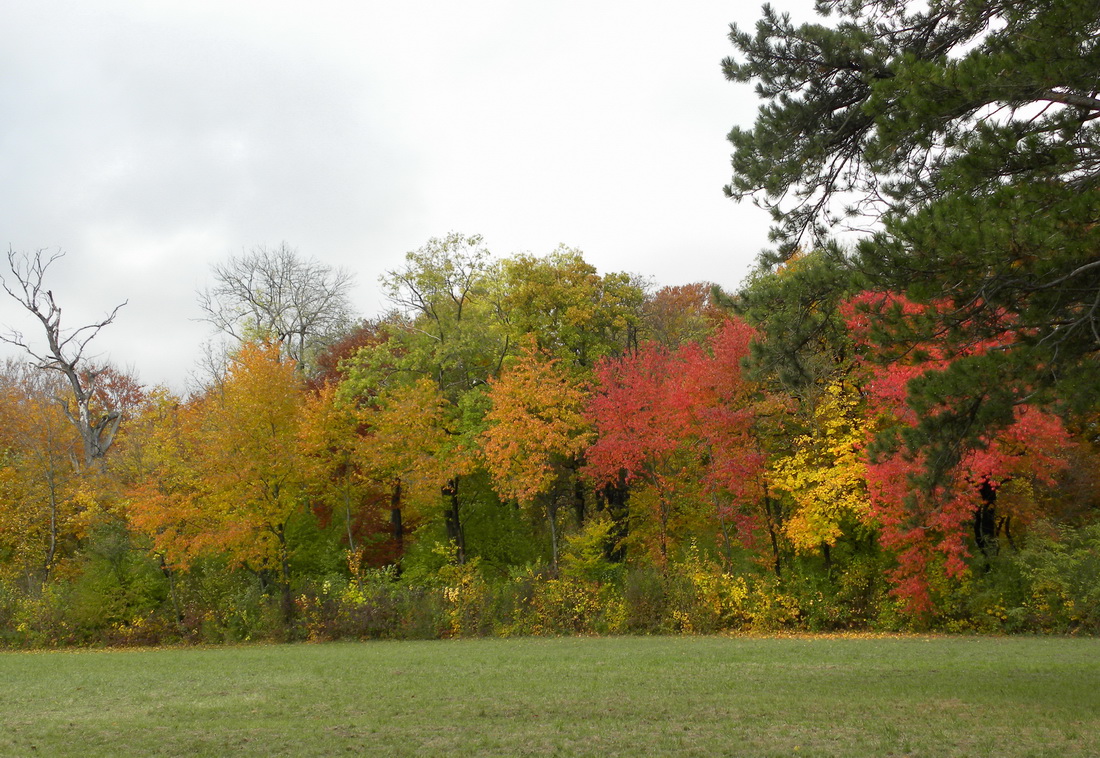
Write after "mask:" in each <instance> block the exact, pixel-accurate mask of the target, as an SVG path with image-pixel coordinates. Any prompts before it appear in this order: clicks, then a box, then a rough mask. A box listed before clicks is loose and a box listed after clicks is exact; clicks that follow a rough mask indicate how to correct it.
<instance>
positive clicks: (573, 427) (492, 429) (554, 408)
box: [481, 338, 591, 567]
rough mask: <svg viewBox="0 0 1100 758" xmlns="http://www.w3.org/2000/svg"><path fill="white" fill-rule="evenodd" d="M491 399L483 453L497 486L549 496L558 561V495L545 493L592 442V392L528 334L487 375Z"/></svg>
mask: <svg viewBox="0 0 1100 758" xmlns="http://www.w3.org/2000/svg"><path fill="white" fill-rule="evenodd" d="M489 386H490V389H489V399H490V402H491V404H492V407H491V408H490V410H489V412H488V414H486V417H485V420H486V422H487V423H488V428H487V429H486V430H485V431H484V432H483V433H482V435H481V455H482V458H483V459H484V461H485V464H486V466H487V468H488V470H489V473H490V475H491V476H492V478H493V483H494V486H495V487H496V490H497V492H498V493H499V494H500V495H502V496H503V497H505V498H512V499H514V500H516V501H517V502H519V503H522V504H524V505H531V504H533V503H535V502H536V501H537V500H538V499H539V498H543V499H544V500H545V502H546V517H547V519H548V521H549V524H550V541H551V549H552V556H553V564H554V566H555V567H556V566H557V562H558V539H557V502H558V501H557V498H555V497H547V495H548V494H549V493H550V490H551V488H552V487H553V486H554V484H555V483H556V482H557V481H558V480H559V479H560V477H561V476H562V474H563V473H564V470H565V469H566V468H567V467H568V468H571V469H573V470H574V471H575V470H576V468H577V459H578V458H579V457H580V456H581V455H582V453H583V452H584V450H585V448H587V447H588V445H589V444H590V443H591V432H590V428H591V425H590V423H589V422H588V420H587V418H586V416H585V407H586V405H587V402H588V392H587V391H586V389H585V387H584V385H582V384H580V383H578V382H576V381H575V380H574V379H573V377H572V376H571V375H570V374H569V372H568V371H567V370H565V369H564V368H563V367H562V366H561V364H560V362H559V361H558V360H556V359H554V358H551V357H550V355H549V354H548V353H546V352H544V351H542V350H539V349H538V348H537V347H536V345H535V341H534V338H529V339H528V340H527V343H526V344H525V346H524V347H523V350H522V352H521V354H520V356H519V357H518V358H517V359H516V360H515V361H513V362H512V364H511V365H509V366H508V368H507V369H506V370H505V371H504V372H503V373H502V374H501V375H500V376H499V377H496V378H493V379H490V380H489Z"/></svg>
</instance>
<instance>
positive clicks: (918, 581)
mask: <svg viewBox="0 0 1100 758" xmlns="http://www.w3.org/2000/svg"><path fill="white" fill-rule="evenodd" d="M943 307H945V306H944V304H936V305H932V306H922V305H920V304H917V303H913V302H911V301H909V300H907V299H905V298H904V297H901V296H898V295H892V294H886V295H883V294H880V293H870V292H865V293H862V294H860V295H858V296H856V297H855V298H853V299H852V300H851V301H849V303H847V304H846V305H845V307H844V309H843V312H844V314H845V317H846V319H847V322H848V326H849V329H850V330H851V332H852V334H853V336H854V337H855V338H856V341H857V343H858V344H860V345H861V347H862V349H863V351H864V356H870V357H872V358H873V359H875V360H877V361H878V362H875V360H872V361H868V362H867V368H868V371H869V376H870V380H869V381H868V383H867V386H866V388H865V389H866V392H867V394H868V397H869V400H870V405H871V408H872V412H873V413H876V414H879V415H881V416H883V417H884V418H886V419H888V420H892V422H893V423H894V424H895V425H900V426H903V427H904V426H909V427H913V426H915V425H916V424H917V423H918V421H919V419H918V418H917V415H916V413H915V412H914V411H913V409H912V408H911V407H910V406H909V405H908V404H907V395H908V387H909V384H910V382H911V381H912V380H913V379H915V378H917V377H919V376H922V375H924V374H926V373H928V372H931V371H943V370H945V369H946V368H947V367H948V366H949V365H950V364H951V362H952V361H953V360H956V359H958V358H961V357H965V356H971V355H981V354H984V353H986V352H987V351H989V350H993V349H996V348H997V347H999V346H1002V345H1004V344H1006V341H1008V340H1011V339H1012V338H1013V334H1012V330H1011V329H1009V330H1006V331H1005V332H1004V333H1003V335H1002V336H1001V337H999V338H998V339H987V340H984V341H976V342H971V343H969V344H966V345H952V346H947V345H945V344H938V343H932V342H925V343H921V344H918V345H911V346H910V349H909V350H908V352H907V353H906V354H905V356H902V357H899V356H884V355H882V354H881V353H880V352H879V351H878V350H877V346H876V344H875V342H874V330H875V329H876V328H879V327H878V325H877V324H876V323H875V321H876V319H878V318H882V317H883V316H885V315H887V314H888V315H889V318H890V320H891V321H892V322H893V323H895V324H896V323H900V324H903V325H904V324H906V322H910V323H912V322H913V321H915V320H917V319H920V318H921V317H923V316H925V315H926V313H927V311H928V310H929V309H931V308H937V309H942V308H943ZM884 357H888V358H891V360H888V361H884V360H883V359H884ZM887 423H889V422H887ZM1072 445H1073V442H1072V440H1071V439H1070V435H1069V433H1068V432H1067V431H1066V429H1065V427H1064V426H1063V425H1062V422H1061V420H1060V419H1059V418H1057V417H1056V416H1053V415H1051V414H1050V413H1047V412H1045V411H1043V410H1042V409H1040V408H1037V407H1033V406H1029V405H1026V404H1020V405H1018V406H1016V408H1015V410H1014V420H1013V421H1012V423H1011V424H1009V425H1008V426H1007V427H1006V428H1004V429H1002V430H1000V431H998V432H995V433H992V434H990V435H987V436H986V437H985V438H983V439H982V440H981V446H979V447H978V448H976V449H973V450H970V451H967V452H966V453H965V454H964V455H963V457H962V459H961V461H960V462H959V463H958V464H957V465H956V466H955V468H954V469H953V471H951V472H950V476H949V477H948V481H947V482H946V483H945V484H944V485H943V486H940V487H936V488H935V489H933V490H932V491H931V492H928V491H925V490H923V489H921V488H919V487H917V486H915V485H914V479H915V478H916V477H917V476H918V475H919V474H920V473H922V472H923V471H924V470H925V469H926V463H927V461H926V459H925V458H924V456H923V455H922V454H920V452H919V451H915V450H909V449H907V448H906V447H905V446H904V445H902V446H901V447H900V448H899V449H897V450H896V451H894V452H893V453H892V454H890V455H886V456H880V457H879V458H878V459H875V460H871V461H869V462H868V467H867V484H868V489H869V492H870V496H871V506H872V512H873V515H874V516H875V518H876V519H877V521H878V523H879V524H880V526H881V531H880V542H881V544H882V545H883V546H884V547H886V548H887V549H890V550H893V551H896V553H897V562H898V565H897V567H896V568H895V569H894V571H893V572H891V579H892V581H893V583H894V587H893V590H892V592H893V593H894V594H895V595H896V596H897V597H899V598H902V599H903V600H904V601H905V603H906V608H907V610H908V611H909V612H911V613H914V614H922V613H927V612H931V611H932V610H933V609H934V600H933V595H932V587H933V585H934V583H935V579H936V576H937V575H941V574H945V575H946V576H948V577H953V578H958V577H961V576H962V575H963V574H964V573H965V572H966V570H967V558H969V557H970V551H969V547H968V534H969V533H970V529H971V526H972V524H973V523H974V518H975V513H976V512H977V511H978V509H979V508H981V507H982V505H983V498H982V490H983V487H984V488H985V489H986V492H987V495H988V494H992V495H995V493H996V490H997V489H998V488H999V487H1001V486H1002V485H1003V484H1004V483H1005V482H1007V481H1009V480H1010V479H1013V478H1028V479H1033V480H1036V481H1040V482H1044V483H1047V484H1051V483H1053V476H1054V474H1055V473H1057V472H1058V471H1060V470H1061V469H1062V468H1064V467H1065V465H1066V464H1065V459H1064V454H1065V453H1066V451H1067V450H1068V449H1069V448H1071V447H1072Z"/></svg>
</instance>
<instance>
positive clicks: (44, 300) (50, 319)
mask: <svg viewBox="0 0 1100 758" xmlns="http://www.w3.org/2000/svg"><path fill="white" fill-rule="evenodd" d="M63 256H64V253H62V252H55V253H48V252H46V251H44V250H36V251H35V252H34V253H33V254H29V253H16V252H14V251H12V250H11V249H10V248H9V249H8V268H9V269H10V270H11V280H10V281H9V278H8V277H0V283H2V285H3V287H4V290H5V291H6V292H7V293H8V295H10V296H11V297H12V299H13V300H15V301H16V302H17V303H19V304H20V305H21V306H22V307H23V308H24V309H25V310H26V311H27V312H28V313H30V314H31V315H32V316H34V317H35V318H36V319H38V321H39V322H40V323H41V324H42V328H43V329H44V330H45V332H46V350H44V351H43V350H41V349H39V348H35V347H32V346H31V342H30V340H28V339H26V338H25V337H24V336H23V334H22V333H20V332H18V331H16V330H14V329H12V330H9V331H8V332H7V333H6V334H0V341H3V342H6V343H8V344H9V345H15V346H16V347H19V348H22V349H23V350H25V351H26V352H27V354H28V355H30V356H31V357H32V358H33V359H34V360H35V364H36V365H37V366H38V368H40V369H43V370H48V371H57V372H59V373H60V374H61V375H62V376H64V377H65V380H66V382H67V384H68V386H69V389H70V391H71V396H70V397H68V398H64V397H56V398H55V399H56V400H57V402H58V403H59V404H60V405H61V408H62V409H63V410H64V412H65V415H66V416H67V417H68V419H69V421H70V422H72V424H73V426H74V427H75V428H76V430H77V432H78V433H79V434H80V439H81V442H82V443H83V453H84V460H83V461H82V463H83V468H84V470H89V469H93V468H102V466H103V458H104V456H105V455H106V454H107V450H109V449H110V447H111V443H112V442H114V439H115V434H116V433H117V432H118V427H119V424H120V423H121V422H122V414H121V413H119V412H118V411H117V410H114V409H107V410H106V411H105V412H102V413H99V412H93V408H92V398H93V396H94V394H95V389H96V379H97V378H98V377H99V375H100V372H99V371H96V370H95V369H94V368H93V367H91V366H88V365H87V364H86V360H85V356H84V351H85V350H86V348H87V347H88V343H89V342H91V341H92V340H93V339H94V338H95V336H96V335H97V334H99V331H100V330H101V329H102V328H103V327H105V326H107V325H108V324H110V323H111V322H113V321H114V320H115V316H116V315H117V314H118V311H119V309H120V308H122V306H124V305H126V303H125V302H123V303H121V304H119V305H116V306H115V307H114V309H113V310H112V311H111V312H110V313H108V314H107V316H106V318H104V319H103V320H102V321H97V322H95V323H93V324H86V325H85V326H81V327H78V328H77V329H74V330H71V331H68V332H66V331H64V330H63V329H62V328H61V308H60V307H59V306H58V305H57V303H56V302H55V300H54V296H53V292H52V291H50V290H48V289H46V288H45V279H46V271H47V270H48V269H49V267H50V265H51V264H52V263H53V262H54V261H56V260H57V259H58V258H61V257H63Z"/></svg>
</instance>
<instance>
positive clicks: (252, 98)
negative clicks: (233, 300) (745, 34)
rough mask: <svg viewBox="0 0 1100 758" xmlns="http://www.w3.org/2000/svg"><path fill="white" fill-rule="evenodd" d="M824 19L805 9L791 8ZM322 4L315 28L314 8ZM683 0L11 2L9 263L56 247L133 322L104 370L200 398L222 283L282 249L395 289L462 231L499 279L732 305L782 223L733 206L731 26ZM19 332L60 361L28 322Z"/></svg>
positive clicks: (14, 317)
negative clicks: (237, 263) (702, 297)
mask: <svg viewBox="0 0 1100 758" xmlns="http://www.w3.org/2000/svg"><path fill="white" fill-rule="evenodd" d="M773 4H774V5H775V6H776V7H777V8H779V9H781V10H791V11H792V13H793V15H794V16H795V18H796V20H807V21H808V20H811V15H810V8H811V6H812V3H811V2H810V0H777V1H776V2H774V3H773ZM307 8H308V9H307ZM759 14H760V8H759V3H756V2H740V1H739V0H725V1H724V2H717V1H711V0H689V1H688V2H685V3H666V2H651V1H648V0H646V1H643V2H639V1H637V0H635V1H633V2H625V0H587V2H573V1H571V0H559V1H558V2H550V3H526V2H516V1H515V0H472V1H471V0H466V1H465V2H455V0H449V1H447V2H444V1H441V0H407V2H387V3H380V2H373V1H372V0H365V1H364V0H360V1H359V2H351V1H350V0H349V1H348V2H337V1H335V0H331V1H329V0H314V2H311V3H308V4H307V3H289V2H278V1H272V0H268V1H266V2H263V3H260V2H240V1H233V0H215V1H214V2H207V1H206V0H182V1H179V2H176V1H174V0H164V1H159V0H158V1H157V2H142V1H139V0H133V1H132V2H121V1H117V0H115V1H112V0H74V1H72V2H56V1H55V0H6V1H5V2H4V5H3V9H2V10H0V103H2V111H0V114H2V115H0V244H2V245H3V247H4V248H5V249H6V248H7V247H8V246H10V247H11V248H13V249H14V250H16V251H33V250H35V249H37V248H48V249H50V250H57V249H60V250H63V251H65V252H66V257H65V258H64V259H62V260H61V261H59V262H58V263H56V264H55V266H54V268H53V269H52V270H51V272H50V279H49V281H48V284H49V285H50V287H51V289H52V290H53V292H54V294H55V296H56V297H57V300H58V302H59V304H60V305H61V307H62V308H63V310H64V323H66V324H68V325H70V326H78V325H80V324H82V323H86V322H88V321H94V320H98V319H100V318H102V316H103V314H104V313H105V312H107V311H109V310H110V309H111V308H112V307H113V306H114V305H117V304H118V303H120V302H122V301H124V300H128V301H129V304H128V305H127V306H126V307H125V308H123V309H122V310H121V311H120V312H119V315H118V319H117V321H116V323H115V324H113V325H111V326H110V327H108V329H106V330H104V332H103V333H102V334H101V335H100V337H99V338H98V339H97V341H96V342H95V343H94V344H95V345H96V350H95V353H96V354H98V355H100V356H101V357H104V358H109V359H110V360H112V361H114V362H115V363H116V364H119V365H121V366H123V367H130V368H133V369H136V371H137V372H138V374H139V375H140V378H141V379H142V380H143V381H144V382H145V383H147V384H154V383H167V384H169V385H170V386H172V387H173V388H175V389H177V390H182V389H183V388H184V387H185V384H186V381H187V376H188V373H189V372H190V371H191V370H192V369H193V367H194V365H195V363H196V360H197V358H198V355H199V350H200V345H201V343H202V342H203V340H204V339H205V338H206V337H208V336H209V327H208V325H206V324H203V323H200V322H197V321H195V319H197V318H198V317H199V315H200V313H199V310H198V306H197V301H196V297H195V292H196V290H199V289H202V288H204V287H205V286H207V284H208V283H209V281H210V279H209V276H210V265H211V263H214V262H217V261H220V260H224V259H225V258H227V257H228V256H230V255H233V254H239V253H241V252H242V251H244V250H247V249H249V248H251V247H253V246H255V245H258V244H266V245H277V244H279V243H280V242H282V241H286V242H287V243H288V244H289V245H291V246H293V247H295V248H297V249H298V250H299V252H300V253H301V254H302V255H303V256H304V257H314V258H316V259H318V260H320V261H322V262H325V263H328V264H331V265H333V266H342V267H345V268H347V269H349V270H351V271H353V272H354V273H355V274H356V281H357V285H356V290H355V293H354V299H355V305H356V306H357V308H358V309H359V310H360V311H361V313H362V314H363V315H366V316H370V315H375V314H377V313H378V312H380V311H381V310H382V309H383V308H384V306H385V304H384V303H383V302H382V299H381V296H380V292H379V288H378V277H379V275H380V274H382V273H383V272H385V271H386V270H389V269H393V268H395V267H397V266H398V265H399V264H400V263H401V261H402V258H403V256H404V254H405V253H406V252H407V251H409V250H413V249H416V248H418V247H420V246H421V245H422V244H424V243H425V242H426V241H427V240H428V239H429V238H431V237H439V236H443V235H445V234H446V233H448V232H450V231H459V232H463V233H467V234H471V233H480V234H482V235H484V237H485V242H486V245H487V246H488V247H489V249H490V250H492V251H493V252H494V253H496V254H497V255H499V256H505V255H509V254H512V253H516V252H530V253H534V254H539V255H541V254H546V253H549V252H551V251H552V250H553V249H554V248H555V247H557V246H558V245H559V244H560V243H564V244H567V245H569V246H571V247H576V248H579V249H581V250H582V251H583V252H584V254H585V257H586V259H587V260H588V261H589V262H591V263H592V264H594V265H595V266H597V267H598V268H599V270H600V271H601V273H605V272H609V271H630V272H634V273H639V274H642V275H645V276H647V277H651V278H652V279H653V280H654V282H655V283H656V284H657V285H658V286H662V285H674V284H685V283H689V282H693V281H700V280H708V281H714V282H717V283H719V284H721V285H723V286H726V287H734V286H736V285H737V284H738V282H739V281H740V280H741V279H742V278H743V277H744V275H745V274H746V273H747V272H748V270H749V267H750V266H751V264H752V262H753V260H754V258H755V255H756V253H757V251H758V250H759V249H760V248H762V247H764V246H765V245H766V244H767V237H766V235H767V226H768V218H767V215H766V214H765V213H764V211H761V210H759V209H757V208H755V207H754V206H752V205H751V204H741V205H737V204H735V203H733V202H732V201H730V200H727V199H726V198H725V197H724V195H723V193H722V186H723V185H724V184H726V183H728V181H729V178H730V176H729V153H730V148H729V144H728V142H726V139H725V135H726V133H727V132H728V131H729V129H730V128H731V127H732V126H733V125H734V124H739V125H745V126H748V125H751V123H752V121H753V118H754V114H755V111H756V108H757V100H756V98H755V96H754V95H753V92H752V89H751V87H750V86H747V85H734V84H731V83H729V82H727V81H725V79H724V78H723V76H722V73H721V70H720V62H721V60H722V58H723V57H725V56H727V55H729V54H730V53H731V52H732V48H731V46H730V44H729V42H728V40H727V38H726V35H727V33H728V25H729V23H730V22H735V23H738V24H740V25H743V26H745V27H750V28H751V26H752V24H754V23H755V20H756V18H757V17H758V16H759ZM0 324H3V325H5V326H8V327H15V328H18V329H21V330H23V331H24V332H25V333H26V334H27V335H28V337H30V338H31V339H36V340H37V339H40V335H39V334H38V332H36V331H35V330H34V328H33V326H34V325H33V324H31V323H29V322H27V321H26V320H25V319H24V314H22V313H20V311H19V307H18V306H17V305H16V304H15V303H13V302H11V301H10V300H5V301H4V302H2V303H0Z"/></svg>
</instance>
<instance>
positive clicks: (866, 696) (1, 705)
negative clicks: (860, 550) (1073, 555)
mask: <svg viewBox="0 0 1100 758" xmlns="http://www.w3.org/2000/svg"><path fill="white" fill-rule="evenodd" d="M0 684H2V688H0V754H3V755H19V756H30V755H45V756H53V755H81V756H93V755H110V756H117V755H188V756H191V755H218V756H222V755H233V756H236V755H263V756H270V755H293V756H299V755H347V754H364V755H397V756H400V755H448V756H453V755H509V756H511V755H594V756H616V755H619V756H637V755H698V756H716V755H764V756H772V755H775V756H779V755H783V756H787V755H808V756H816V755H837V756H859V755H869V756H870V755H873V756H884V755H922V756H946V755H952V756H1025V755H1026V756H1046V755H1049V756H1060V757H1068V756H1087V755H1093V756H1094V755H1100V640H1095V639H1035V638H1009V639H982V638H916V637H914V638H897V639H894V638H886V639H827V638H795V639H755V638H745V639H725V638H691V637H644V638H606V639H584V638H582V639H576V638H574V639H522V640H498V639H487V640H462V641H443V642H373V643H347V644H345V643H340V644H327V645H288V646H256V647H229V648H212V649H180V650H148V651H102V652H87V651H83V652H44V653H3V654H0Z"/></svg>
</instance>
